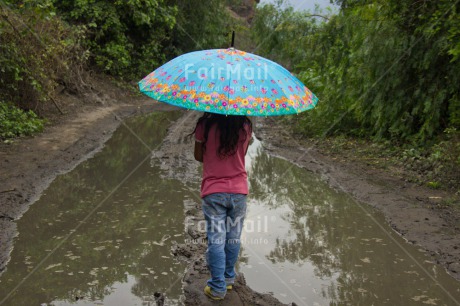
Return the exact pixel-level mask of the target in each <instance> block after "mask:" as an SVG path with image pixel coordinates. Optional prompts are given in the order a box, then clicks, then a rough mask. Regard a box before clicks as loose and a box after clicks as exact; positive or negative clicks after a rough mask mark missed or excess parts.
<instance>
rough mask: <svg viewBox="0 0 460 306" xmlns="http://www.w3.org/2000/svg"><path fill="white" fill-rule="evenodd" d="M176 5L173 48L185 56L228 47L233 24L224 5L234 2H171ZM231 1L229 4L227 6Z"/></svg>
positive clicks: (217, 0) (195, 0)
mask: <svg viewBox="0 0 460 306" xmlns="http://www.w3.org/2000/svg"><path fill="white" fill-rule="evenodd" d="M172 2H173V3H174V4H175V5H176V6H177V18H176V20H177V24H176V26H175V28H174V32H173V41H172V45H173V46H174V48H176V52H178V53H184V52H190V51H196V50H204V49H216V48H228V47H229V46H230V42H231V40H230V38H229V37H231V36H230V34H231V30H232V29H233V28H234V25H235V21H234V20H233V19H232V18H231V17H230V14H229V12H228V10H227V8H226V5H231V4H232V3H233V2H235V0H232V1H229V0H225V1H222V0H208V1H200V0H189V1H178V0H176V1H172ZM228 2H230V3H228Z"/></svg>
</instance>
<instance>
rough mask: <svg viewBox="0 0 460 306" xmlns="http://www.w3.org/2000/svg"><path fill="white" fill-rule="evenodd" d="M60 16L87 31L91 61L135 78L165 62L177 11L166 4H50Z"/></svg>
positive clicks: (100, 0) (95, 0)
mask: <svg viewBox="0 0 460 306" xmlns="http://www.w3.org/2000/svg"><path fill="white" fill-rule="evenodd" d="M53 4H54V6H55V7H56V9H57V10H58V11H59V13H61V14H62V16H63V17H64V18H65V19H66V20H67V21H69V22H71V23H72V24H77V25H82V26H83V27H84V28H85V29H86V30H87V33H88V34H87V37H86V39H85V41H84V42H85V45H86V46H87V47H88V48H89V49H90V51H91V60H92V61H93V62H94V63H95V64H96V65H97V66H98V67H99V68H100V69H101V70H102V71H104V72H106V73H109V74H111V75H116V76H128V77H130V76H136V77H137V78H138V77H139V76H138V74H139V71H142V72H143V73H147V72H150V71H151V70H153V68H154V67H156V66H158V65H159V64H160V63H162V62H164V60H165V52H166V50H165V46H167V45H168V42H169V39H170V38H169V36H170V33H171V29H172V28H173V27H174V25H175V24H176V15H177V8H176V7H175V6H174V5H169V4H168V3H167V1H165V0H158V1H157V0H145V1H141V0H128V1H114V2H113V1H105V0H80V1H73V0H63V1H62V0H59V1H57V0H53Z"/></svg>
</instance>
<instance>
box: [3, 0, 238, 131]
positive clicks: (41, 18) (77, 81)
mask: <svg viewBox="0 0 460 306" xmlns="http://www.w3.org/2000/svg"><path fill="white" fill-rule="evenodd" d="M233 2H234V1H233V0H211V1H206V2H203V1H198V0H192V1H179V0H146V1H137V0H129V1H115V2H113V1H106V0H82V1H70V0H64V1H61V0H59V1H58V0H7V1H2V5H1V6H0V51H1V52H0V63H1V69H0V84H1V87H2V90H1V92H0V103H2V104H4V103H5V102H3V101H10V102H11V103H12V104H13V105H15V106H16V107H18V108H20V109H24V110H26V111H27V113H28V114H29V113H30V110H32V111H34V112H36V113H40V111H41V109H42V106H43V105H45V104H46V103H50V102H54V103H55V100H54V96H55V91H56V89H57V88H59V89H60V90H66V91H67V92H70V93H72V94H76V93H81V92H85V90H86V91H87V90H88V88H90V85H88V81H87V79H88V76H87V75H88V73H87V71H88V70H92V71H97V72H99V73H105V74H109V75H111V76H115V77H117V78H118V79H121V80H124V81H132V80H139V79H140V78H142V77H143V76H144V75H146V74H147V73H149V72H150V71H152V70H154V69H155V68H156V67H158V66H159V65H161V64H163V63H164V62H166V61H167V60H169V59H171V58H172V57H174V56H177V55H179V54H181V53H183V52H187V51H191V50H196V49H205V48H211V47H221V46H223V45H224V44H225V42H226V41H228V31H229V30H228V29H229V28H231V26H232V23H233V21H232V20H233V19H232V18H231V17H230V14H229V12H228V10H227V9H226V5H229V4H230V3H233ZM203 29H205V30H203ZM223 29H225V30H223ZM2 109H6V110H12V109H13V108H11V107H9V106H8V107H6V106H5V108H2ZM30 118H32V117H30ZM31 124H32V125H33V124H34V123H31ZM6 126H9V125H7V124H6V123H5V124H2V127H3V128H5V127H6ZM5 135H6V134H5ZM8 135H18V134H17V133H16V132H15V131H13V130H11V131H8ZM2 137H3V136H2ZM8 137H10V136H8Z"/></svg>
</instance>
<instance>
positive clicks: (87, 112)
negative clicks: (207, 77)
mask: <svg viewBox="0 0 460 306" xmlns="http://www.w3.org/2000/svg"><path fill="white" fill-rule="evenodd" d="M168 110H174V108H172V107H169V106H167V105H164V104H155V105H154V106H152V104H150V103H148V102H147V101H146V103H142V102H140V103H139V104H136V105H126V104H114V105H111V106H102V107H94V106H93V107H89V108H87V109H84V110H82V112H81V113H79V114H78V115H77V116H75V117H73V118H67V119H65V120H63V121H61V122H59V123H58V124H56V125H54V126H52V127H48V128H46V130H45V132H44V133H42V134H40V135H38V136H36V137H29V138H24V139H21V140H17V141H15V142H14V143H13V144H12V145H5V144H1V145H0V168H1V169H2V170H1V172H0V181H1V182H2V183H1V187H0V203H1V205H0V233H1V234H0V273H1V272H2V271H3V270H4V269H5V267H6V265H7V263H8V260H9V254H10V252H11V248H12V246H13V239H14V237H15V236H16V235H17V229H16V224H15V220H17V219H19V218H20V217H21V216H22V215H23V214H24V213H25V212H26V211H27V209H28V208H29V206H30V205H31V204H32V203H34V202H35V201H36V200H37V199H38V198H39V197H40V195H41V193H42V192H43V191H44V190H45V189H46V188H47V187H48V186H49V184H50V183H51V182H52V181H53V180H54V178H56V176H57V175H59V174H62V173H66V172H68V171H70V170H72V169H73V168H74V167H76V166H77V165H78V164H79V163H81V162H82V161H83V160H86V159H88V158H90V157H91V156H93V155H94V154H95V153H97V152H98V151H99V150H100V149H101V148H102V146H103V145H104V143H105V142H106V141H107V140H108V139H109V138H110V137H111V135H112V133H113V132H114V131H115V129H116V128H117V127H118V126H119V125H120V124H122V121H123V119H124V118H127V117H130V116H135V115H140V114H145V113H149V112H152V111H168Z"/></svg>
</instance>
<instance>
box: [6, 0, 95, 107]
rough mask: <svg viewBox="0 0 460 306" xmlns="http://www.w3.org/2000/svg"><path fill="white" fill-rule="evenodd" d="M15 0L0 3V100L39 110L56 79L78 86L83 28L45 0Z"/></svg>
mask: <svg viewBox="0 0 460 306" xmlns="http://www.w3.org/2000/svg"><path fill="white" fill-rule="evenodd" d="M16 2H17V1H11V3H9V4H8V5H2V6H1V7H0V63H1V67H0V86H1V87H2V91H1V92H0V101H10V102H12V103H14V104H15V105H18V106H19V107H21V108H24V109H34V110H38V111H40V106H41V104H40V103H41V102H46V101H49V100H50V99H51V98H52V96H53V93H54V91H55V89H56V87H57V86H58V85H61V86H64V87H65V88H67V89H70V90H71V91H73V92H78V91H79V90H80V89H81V88H82V87H83V84H84V82H83V77H82V73H83V70H84V67H85V62H86V58H87V56H88V54H87V52H85V51H84V50H83V49H82V48H81V47H80V40H81V39H82V37H83V35H84V32H83V30H82V28H80V27H72V28H71V27H70V26H68V25H67V24H66V23H64V22H63V21H62V20H61V19H60V18H59V17H57V16H56V15H55V13H54V9H53V8H52V6H51V4H50V3H49V1H35V0H28V1H22V2H21V3H16Z"/></svg>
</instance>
